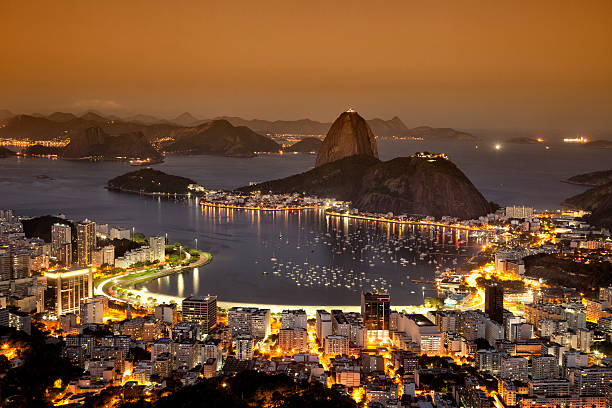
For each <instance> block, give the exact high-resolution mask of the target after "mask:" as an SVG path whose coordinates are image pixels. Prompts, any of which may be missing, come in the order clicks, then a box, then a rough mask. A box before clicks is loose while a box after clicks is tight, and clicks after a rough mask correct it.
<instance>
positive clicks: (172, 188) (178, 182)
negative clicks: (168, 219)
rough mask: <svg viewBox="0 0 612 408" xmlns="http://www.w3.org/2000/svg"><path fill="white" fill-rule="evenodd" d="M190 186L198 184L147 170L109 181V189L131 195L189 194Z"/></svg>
mask: <svg viewBox="0 0 612 408" xmlns="http://www.w3.org/2000/svg"><path fill="white" fill-rule="evenodd" d="M189 184H196V182H195V181H193V180H191V179H188V178H186V177H179V176H173V175H170V174H166V173H164V172H162V171H159V170H153V169H151V168H145V169H140V170H137V171H131V172H129V173H126V174H124V175H122V176H118V177H115V178H113V179H112V180H109V181H108V183H107V188H108V189H109V190H116V191H123V192H130V193H147V194H157V193H162V194H187V193H188V192H189V190H188V189H187V186H188V185H189Z"/></svg>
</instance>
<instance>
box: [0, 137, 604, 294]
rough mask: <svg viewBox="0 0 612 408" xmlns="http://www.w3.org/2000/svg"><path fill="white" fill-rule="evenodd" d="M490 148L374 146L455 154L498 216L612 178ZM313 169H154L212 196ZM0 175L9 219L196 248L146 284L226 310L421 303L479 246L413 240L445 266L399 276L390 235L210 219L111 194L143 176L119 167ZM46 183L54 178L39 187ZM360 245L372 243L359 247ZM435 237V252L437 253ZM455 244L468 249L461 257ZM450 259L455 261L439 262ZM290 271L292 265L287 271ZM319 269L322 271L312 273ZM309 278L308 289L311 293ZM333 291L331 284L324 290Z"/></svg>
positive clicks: (13, 166) (406, 268)
mask: <svg viewBox="0 0 612 408" xmlns="http://www.w3.org/2000/svg"><path fill="white" fill-rule="evenodd" d="M476 144H478V145H479V148H478V149H476V148H475V145H476ZM493 146H494V143H493V142H479V143H446V142H406V141H401V142H400V141H378V147H379V152H380V156H381V159H383V160H387V159H391V158H393V157H396V156H405V155H409V154H411V153H414V152H415V151H425V150H426V151H431V152H444V153H446V154H448V155H449V156H450V158H451V159H452V160H453V162H454V163H455V164H457V166H458V167H459V168H460V169H461V170H463V171H464V172H465V173H466V175H467V176H468V177H469V178H470V179H471V180H472V182H473V183H474V184H475V186H476V187H477V188H478V189H479V190H480V191H481V192H482V193H483V195H484V196H485V197H486V198H487V199H488V200H491V201H495V202H497V203H499V204H501V205H511V204H521V205H523V204H524V205H530V206H534V207H537V208H550V209H555V208H559V207H560V205H559V204H560V202H561V201H562V200H563V199H565V198H567V197H569V196H572V195H574V194H577V193H579V192H581V191H584V189H585V188H584V187H580V186H574V185H570V184H566V183H561V182H560V180H561V179H564V178H567V177H570V176H572V175H575V174H579V173H584V172H589V171H595V170H604V169H608V168H609V167H610V160H609V150H591V149H586V148H584V147H582V146H577V145H568V144H561V143H557V144H550V150H545V146H544V145H540V144H538V145H516V144H515V145H513V144H505V145H503V147H502V149H501V150H500V151H496V150H495V149H494V147H493ZM314 159H315V156H312V155H282V156H279V155H264V156H259V157H257V158H253V159H236V158H224V157H213V156H169V157H167V158H166V161H165V163H162V164H159V165H155V166H154V168H156V169H159V170H162V171H164V172H166V173H169V174H173V175H180V176H185V177H189V178H192V179H194V180H196V181H197V182H198V183H200V184H201V185H204V186H206V187H209V188H226V189H231V188H236V187H239V186H242V185H246V184H248V183H249V182H250V181H264V180H269V179H274V178H281V177H285V176H288V175H291V174H294V173H297V172H302V171H305V170H308V169H310V168H311V167H312V166H313V164H314ZM0 170H1V171H0V208H13V209H15V210H16V211H17V213H18V214H20V215H32V216H36V215H44V214H57V213H64V214H66V216H67V217H68V218H70V219H74V220H79V219H82V218H85V217H88V218H91V219H94V220H95V221H97V222H99V223H108V224H110V225H119V226H122V227H132V226H134V227H135V228H136V230H137V231H140V232H143V233H145V234H147V235H153V234H164V233H167V234H168V238H169V241H170V242H177V241H178V242H182V243H184V244H187V245H191V246H193V244H194V238H197V239H198V248H200V249H204V250H208V251H210V252H212V254H213V257H214V258H213V262H212V263H211V264H210V265H207V266H205V267H202V268H200V269H199V271H197V272H195V273H194V272H187V273H184V274H182V275H178V276H172V277H167V278H164V279H162V280H160V281H157V282H151V283H149V284H148V285H147V287H148V288H149V290H152V291H160V292H163V293H166V294H171V295H179V296H187V295H189V294H191V293H199V294H207V293H211V294H217V295H219V297H220V300H223V301H236V302H252V303H269V304H304V305H306V304H314V305H317V304H330V305H340V304H347V305H348V304H357V303H358V291H359V289H360V287H358V286H359V285H363V287H364V289H371V288H378V289H381V288H382V289H384V288H388V289H390V291H391V294H392V299H393V303H394V304H410V303H420V302H421V301H422V296H423V292H422V290H421V288H422V286H429V285H427V284H425V285H423V284H420V283H413V282H412V280H421V279H422V280H423V281H428V280H431V279H432V277H433V270H434V268H435V265H436V264H435V263H433V259H435V260H436V262H438V263H439V264H440V265H441V268H444V267H447V266H453V265H454V262H453V260H454V259H455V256H457V255H459V256H460V257H459V262H458V263H459V264H460V263H461V262H462V260H464V259H465V257H466V256H469V255H471V254H473V253H474V252H475V250H476V246H477V245H479V244H480V243H479V242H478V241H477V240H476V238H472V239H471V240H469V241H467V242H463V241H466V240H465V237H459V238H458V239H457V237H456V236H454V235H453V234H448V233H447V234H446V235H445V234H444V233H442V232H435V231H434V232H433V233H431V231H422V232H421V231H415V232H414V235H416V236H418V237H421V238H420V239H421V243H423V245H425V244H424V243H427V249H428V248H430V247H431V248H434V249H433V250H432V252H435V253H437V254H438V255H437V258H431V259H432V263H428V259H429V258H428V259H425V260H423V261H421V260H416V264H417V265H413V264H412V260H409V261H407V262H406V263H404V265H402V263H401V262H400V258H402V257H403V258H404V259H406V260H408V258H409V257H410V255H411V251H410V250H409V248H404V246H406V247H410V246H411V245H409V244H402V245H400V244H398V243H397V242H394V241H393V240H394V239H397V238H396V237H398V236H399V233H400V231H389V230H386V229H385V228H386V227H380V226H379V227H378V228H373V227H368V226H366V225H360V224H357V223H352V222H351V223H349V225H345V223H340V224H338V223H337V222H330V221H329V220H326V219H325V217H322V216H321V215H320V214H317V213H316V212H312V211H311V212H309V213H302V214H297V213H294V214H289V215H280V214H276V215H273V214H256V213H250V212H242V211H225V210H223V211H219V210H214V211H212V210H206V211H202V209H201V208H200V206H199V205H197V204H196V203H195V201H194V200H191V201H178V202H175V201H169V200H158V199H154V198H151V197H138V196H134V195H128V194H121V193H115V192H110V191H107V190H106V189H105V188H104V186H105V184H106V182H107V180H109V179H110V178H112V177H115V176H118V175H120V174H123V173H125V172H128V171H132V170H135V168H133V167H130V166H127V165H125V164H122V163H114V162H102V163H95V164H93V163H89V162H86V163H80V162H72V161H62V160H55V161H52V160H47V159H37V158H26V159H24V158H7V159H0ZM38 175H47V176H49V177H51V179H39V178H36V176H38ZM401 234H402V237H404V238H407V237H409V236H411V234H413V232H412V231H409V230H404V231H401ZM347 237H348V238H347ZM359 237H361V238H362V239H364V242H362V243H361V244H360V243H359V242H358V241H359ZM363 237H368V238H363ZM394 237H395V238H394ZM430 237H431V238H433V240H434V241H436V240H437V241H438V243H437V244H436V243H431V242H430V241H429V239H430ZM315 238H318V239H316V240H315ZM443 239H444V240H445V242H446V243H445V244H442V240H443ZM368 240H369V241H368ZM457 240H458V241H461V242H462V243H461V244H460V245H459V248H458V247H457V244H456V241H457ZM449 241H450V242H449ZM346 242H348V244H347V243H346ZM415 242H416V241H415ZM366 243H368V245H370V247H369V248H368V249H366V250H365V254H364V256H363V258H365V259H364V262H361V261H360V260H359V257H356V259H353V255H354V253H353V252H352V250H355V251H357V252H361V248H363V245H366ZM360 245H361V247H360ZM398 246H399V247H400V248H399V249H398V250H397V254H396V251H395V248H397V247H398ZM298 247H299V249H298ZM344 247H346V248H347V249H343V248H344ZM374 247H377V251H374V249H373V248H374ZM383 247H385V250H384V251H383V250H382V248H383ZM462 249H465V251H462ZM389 250H391V251H392V253H391V254H389V253H388V251H389ZM338 252H340V253H338ZM383 252H384V253H383ZM412 252H415V251H412ZM445 253H446V254H447V255H448V254H454V256H443V254H445ZM359 255H361V254H359ZM272 258H276V261H272V260H271V259H272ZM392 259H395V260H396V261H397V263H393V262H392ZM383 260H384V261H385V263H383V262H382V261H383ZM288 262H292V266H290V267H288V266H287V265H288ZM304 262H307V263H308V265H304ZM280 263H282V264H283V266H279V264H280ZM298 263H299V267H298V266H296V264H298ZM371 263H372V264H373V266H370V264H371ZM314 265H318V266H319V267H318V268H317V267H314ZM323 266H325V267H326V268H327V270H323V269H322V268H323ZM311 267H313V268H314V270H309V268H311ZM351 269H352V270H353V272H350V271H351ZM300 271H301V276H300ZM264 272H267V274H265V275H264ZM275 272H277V274H275ZM332 272H335V277H334V276H333V275H332ZM361 272H363V273H365V274H366V276H365V277H363V276H362V275H361ZM296 274H297V275H296ZM305 276H306V277H305ZM308 279H310V282H309V286H305V283H306V282H307V281H308ZM367 279H369V281H367ZM315 280H317V281H318V282H319V283H317V282H315ZM325 282H328V283H329V282H331V283H330V284H329V285H328V286H325ZM401 282H404V284H403V285H402V284H401ZM297 283H300V286H297ZM351 283H352V284H351ZM310 284H312V285H310ZM334 284H335V285H336V287H334ZM346 285H348V286H349V287H348V288H347V287H346ZM389 285H391V287H390V288H389ZM413 291H414V293H412V292H413ZM426 295H427V294H426Z"/></svg>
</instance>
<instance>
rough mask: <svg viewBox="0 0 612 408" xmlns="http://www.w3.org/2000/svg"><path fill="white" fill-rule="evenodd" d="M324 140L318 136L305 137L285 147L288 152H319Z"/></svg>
mask: <svg viewBox="0 0 612 408" xmlns="http://www.w3.org/2000/svg"><path fill="white" fill-rule="evenodd" d="M322 144H323V141H322V140H321V139H319V138H316V137H305V138H304V139H302V140H300V141H299V142H297V143H294V144H292V145H291V146H288V147H286V148H284V149H283V150H284V151H286V152H298V153H317V152H318V151H319V149H320V148H321V145H322Z"/></svg>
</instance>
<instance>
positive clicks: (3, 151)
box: [0, 146, 17, 159]
mask: <svg viewBox="0 0 612 408" xmlns="http://www.w3.org/2000/svg"><path fill="white" fill-rule="evenodd" d="M16 154H17V153H15V152H14V151H12V150H10V149H7V148H6V147H4V146H0V159H3V158H5V157H9V156H15V155H16Z"/></svg>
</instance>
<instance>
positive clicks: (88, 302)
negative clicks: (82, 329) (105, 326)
mask: <svg viewBox="0 0 612 408" xmlns="http://www.w3.org/2000/svg"><path fill="white" fill-rule="evenodd" d="M107 308H108V298H107V297H106V296H95V297H93V298H91V299H85V300H84V301H83V303H82V304H81V324H89V323H97V324H102V323H103V322H104V312H105V311H106V309H107Z"/></svg>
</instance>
